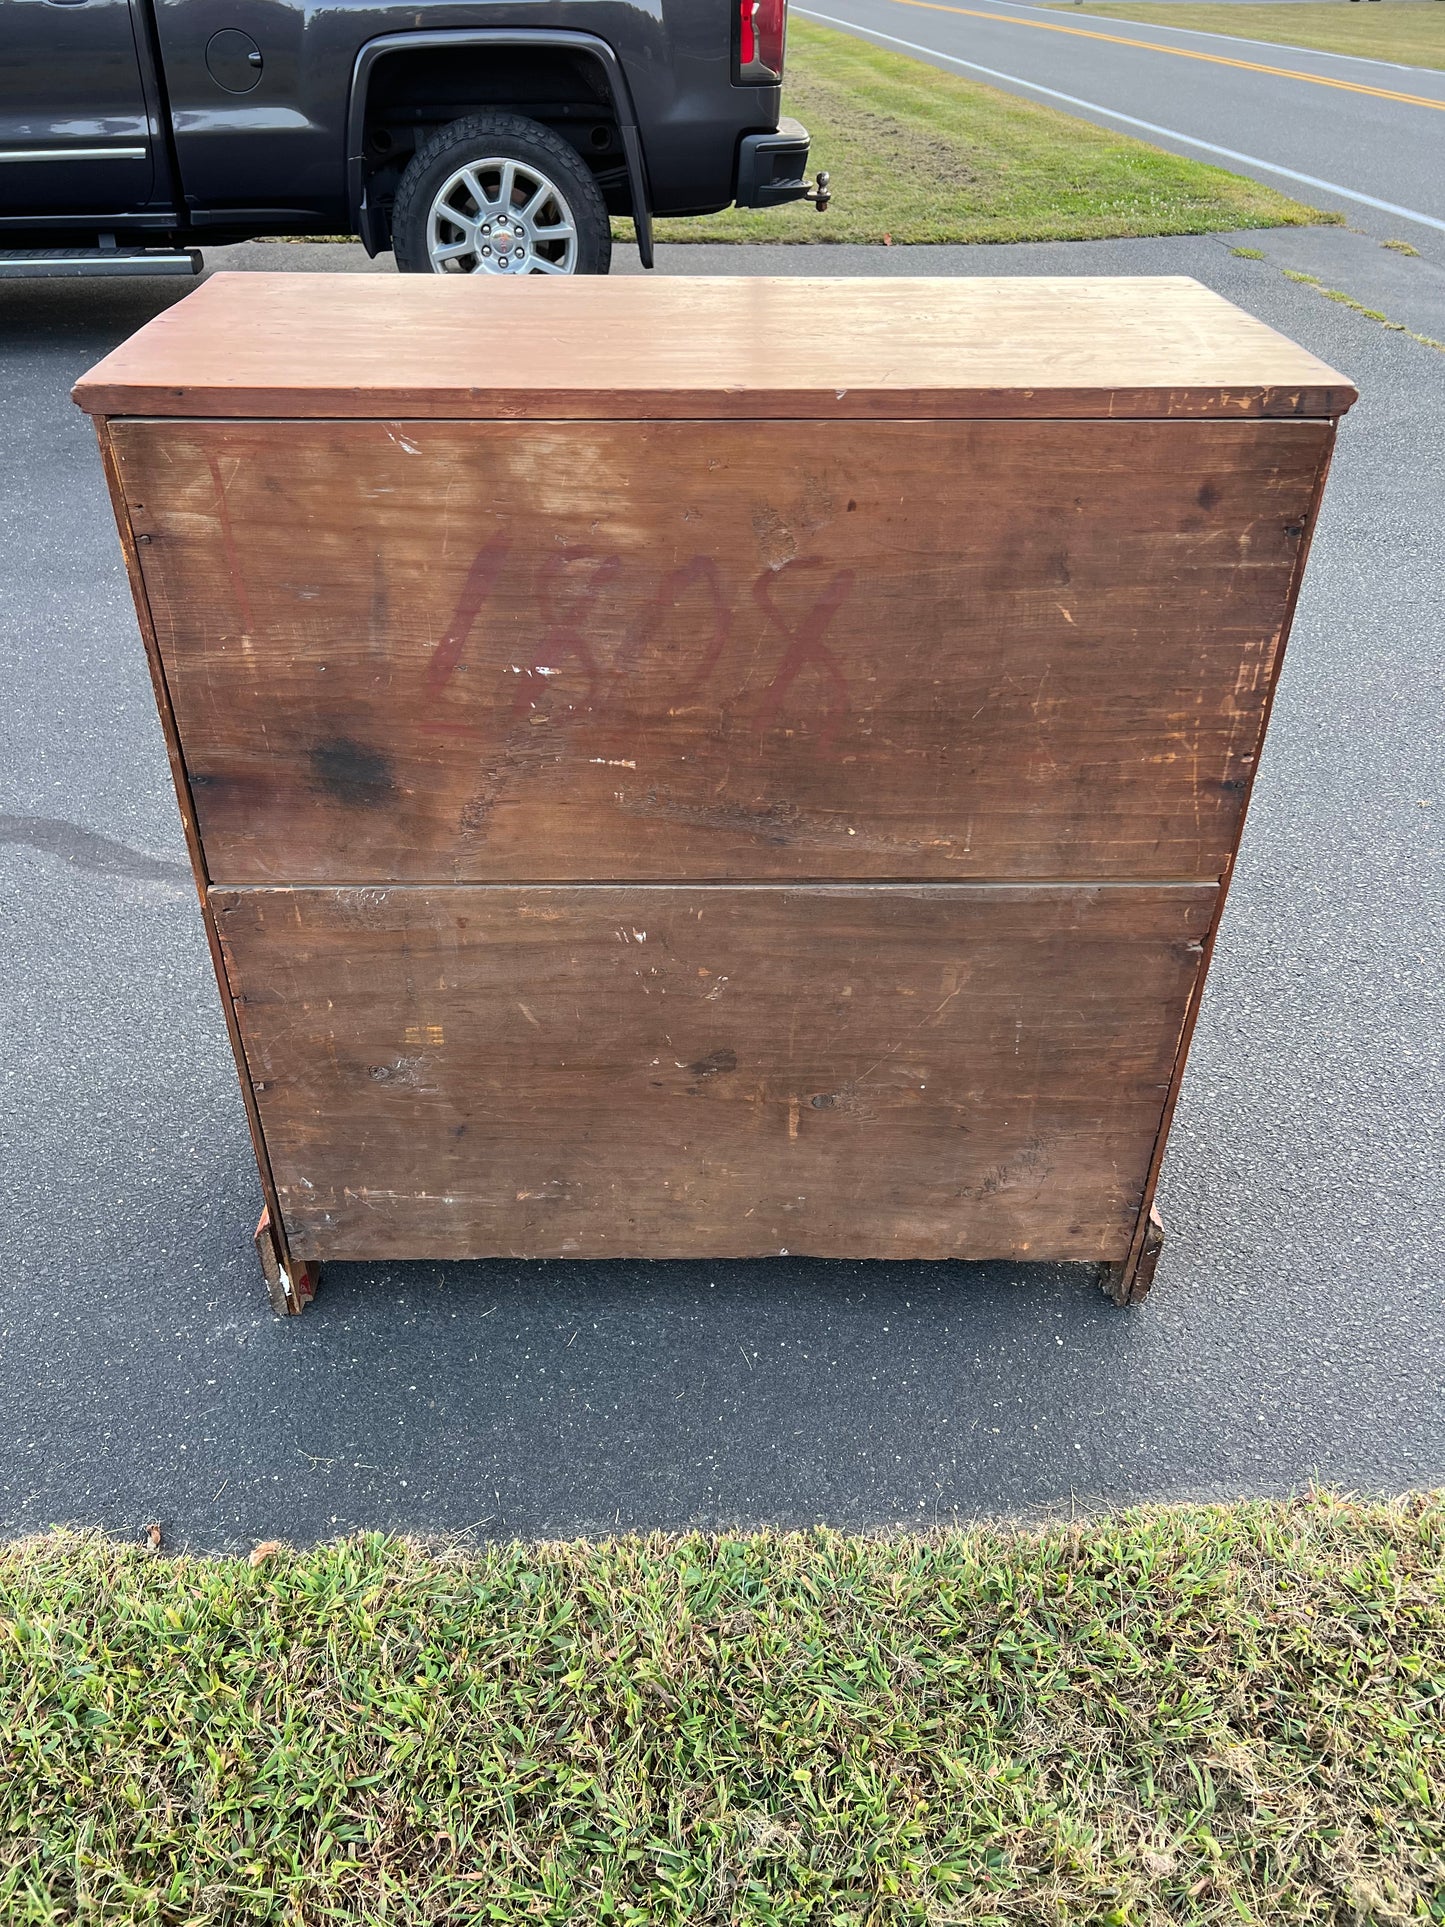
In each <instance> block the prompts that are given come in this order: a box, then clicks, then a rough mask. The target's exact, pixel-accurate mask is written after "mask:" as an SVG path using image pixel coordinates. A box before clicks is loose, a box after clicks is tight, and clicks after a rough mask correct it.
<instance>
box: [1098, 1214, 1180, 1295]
mask: <svg viewBox="0 0 1445 1927" xmlns="http://www.w3.org/2000/svg"><path fill="white" fill-rule="evenodd" d="M1163 1249H1164V1225H1163V1222H1162V1220H1161V1219H1160V1216H1159V1213H1158V1212H1157V1211H1156V1210H1155V1209H1154V1207H1153V1205H1152V1204H1151V1205H1150V1207H1149V1222H1148V1223H1147V1224H1146V1225H1145V1227H1144V1241H1143V1243H1142V1244H1141V1245H1140V1247H1139V1251H1138V1254H1137V1256H1136V1257H1135V1259H1134V1262H1133V1263H1132V1264H1130V1263H1129V1262H1128V1260H1127V1259H1126V1260H1125V1261H1124V1262H1123V1263H1122V1264H1117V1265H1100V1266H1099V1283H1100V1284H1101V1285H1102V1286H1103V1288H1104V1290H1105V1291H1106V1292H1107V1293H1108V1294H1109V1296H1110V1297H1111V1298H1112V1299H1113V1301H1114V1303H1115V1304H1116V1305H1142V1304H1143V1302H1144V1300H1145V1299H1146V1298H1147V1297H1148V1296H1149V1287H1150V1286H1151V1285H1152V1284H1153V1282H1154V1273H1155V1272H1156V1271H1157V1270H1158V1269H1159V1254H1160V1252H1161V1251H1162V1250H1163Z"/></svg>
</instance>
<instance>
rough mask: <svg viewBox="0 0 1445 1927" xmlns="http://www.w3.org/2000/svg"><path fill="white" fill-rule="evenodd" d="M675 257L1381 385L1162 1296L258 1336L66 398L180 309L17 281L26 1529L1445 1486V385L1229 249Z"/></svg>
mask: <svg viewBox="0 0 1445 1927" xmlns="http://www.w3.org/2000/svg"><path fill="white" fill-rule="evenodd" d="M1299 238H1300V239H1301V240H1303V239H1304V238H1305V237H1299ZM1318 238H1319V237H1317V239H1318ZM1323 239H1324V241H1325V242H1326V243H1328V244H1329V245H1332V246H1334V247H1336V248H1337V249H1339V250H1342V251H1343V253H1342V256H1341V263H1342V264H1341V265H1337V266H1331V265H1329V264H1328V263H1323V262H1322V263H1320V264H1319V265H1320V266H1321V268H1322V271H1323V272H1324V274H1325V275H1327V276H1328V277H1329V284H1330V285H1340V283H1341V281H1345V280H1347V279H1348V276H1349V274H1350V273H1351V272H1353V270H1351V269H1350V268H1349V265H1348V263H1347V262H1345V260H1344V255H1345V254H1348V252H1349V250H1350V249H1351V248H1353V249H1354V250H1355V251H1356V253H1357V256H1358V262H1357V265H1358V266H1359V267H1360V272H1363V271H1364V267H1365V266H1368V264H1369V262H1370V260H1371V258H1373V260H1374V261H1378V262H1380V263H1385V264H1390V271H1391V272H1398V273H1399V274H1400V275H1402V276H1403V275H1405V274H1406V273H1407V271H1408V272H1409V273H1413V274H1417V276H1418V277H1423V279H1420V282H1419V285H1420V286H1422V287H1426V286H1430V285H1434V283H1433V282H1432V281H1431V277H1432V276H1436V275H1438V271H1437V270H1434V269H1432V268H1428V267H1427V264H1425V263H1424V262H1420V261H1412V260H1404V261H1401V259H1400V257H1398V256H1395V255H1391V254H1388V253H1386V252H1384V251H1383V250H1381V249H1379V248H1378V247H1375V246H1374V244H1373V243H1370V242H1368V241H1365V240H1363V239H1362V238H1361V237H1358V236H1351V235H1347V234H1333V235H1332V234H1330V233H1328V232H1327V233H1326V235H1325V236H1324V237H1323ZM273 252H274V253H275V254H279V255H281V256H283V257H288V258H289V260H290V261H291V262H295V263H296V264H297V265H300V264H301V263H302V261H304V259H305V257H306V255H307V253H308V252H309V251H308V250H302V249H289V250H288V249H278V250H275V251H273ZM321 252H323V253H324V252H325V251H321ZM356 252H357V253H359V250H358V251H356ZM326 258H327V259H328V260H329V261H331V262H334V263H335V264H337V265H341V266H345V265H351V266H358V265H360V263H359V262H357V261H356V260H355V259H354V257H353V256H352V254H351V253H350V252H349V251H336V252H333V253H331V254H330V255H329V256H327V257H326ZM662 259H663V267H664V271H668V272H687V271H689V270H692V271H696V270H706V271H709V272H754V273H756V272H772V273H777V272H786V271H789V270H791V271H794V272H805V271H806V272H819V271H821V272H836V271H851V272H859V271H868V270H869V269H870V268H871V269H872V270H873V271H876V272H885V273H896V272H907V271H910V270H911V271H913V272H946V273H989V274H996V273H1091V274H1092V273H1193V274H1196V275H1198V276H1199V277H1200V278H1201V279H1203V280H1206V281H1208V282H1210V283H1211V284H1212V285H1214V286H1216V287H1218V288H1219V289H1220V290H1221V292H1223V293H1225V294H1227V295H1229V296H1230V297H1231V298H1232V299H1234V300H1236V301H1239V302H1240V303H1241V304H1243V305H1245V306H1247V307H1249V308H1251V309H1252V310H1253V311H1254V312H1256V313H1258V314H1259V315H1261V316H1262V318H1263V319H1265V320H1266V321H1268V322H1270V323H1271V324H1272V325H1274V326H1276V327H1279V328H1281V329H1283V330H1284V331H1286V332H1287V333H1289V334H1292V335H1294V336H1295V337H1296V338H1298V339H1300V340H1301V341H1303V342H1304V343H1305V344H1306V345H1307V346H1308V347H1310V348H1312V349H1313V350H1314V351H1315V352H1316V353H1317V354H1319V355H1321V356H1323V358H1324V359H1325V360H1327V361H1329V362H1331V363H1332V364H1333V365H1335V366H1337V367H1340V368H1342V369H1344V370H1345V371H1346V372H1347V373H1349V374H1350V375H1351V376H1353V377H1354V378H1355V379H1356V381H1357V382H1358V384H1359V386H1360V389H1361V391H1362V396H1363V398H1362V400H1361V401H1360V403H1359V405H1358V406H1357V408H1356V409H1355V410H1354V411H1353V412H1352V413H1351V415H1350V416H1349V418H1348V419H1347V421H1346V424H1345V427H1344V429H1343V431H1342V435H1341V441H1340V448H1339V452H1338V454H1337V457H1336V461H1335V467H1334V473H1333V477H1332V480H1331V484H1330V488H1329V491H1328V494H1327V497H1326V501H1325V508H1324V514H1323V518H1322V521H1321V524H1320V530H1319V534H1318V537H1317V539H1316V542H1315V546H1314V554H1313V557H1312V561H1311V568H1310V572H1309V575H1308V577H1307V579H1306V586H1305V592H1304V596H1303V599H1302V601H1301V605H1300V610H1299V617H1298V620H1297V623H1296V627H1295V635H1294V638H1293V640H1292V642H1291V644H1290V655H1289V660H1288V662H1287V665H1286V670H1285V675H1284V679H1283V685H1282V688H1281V692H1280V696H1279V700H1278V702H1277V704H1276V709H1275V719H1274V722H1273V724H1272V728H1271V736H1270V745H1269V751H1268V754H1267V756H1266V758H1265V761H1264V764H1263V766H1262V769H1261V775H1260V780H1259V784H1258V786H1257V789H1256V793H1255V800H1254V804H1253V808H1252V811H1251V817H1250V823H1249V827H1248V831H1247V834H1246V839H1245V845H1244V851H1243V856H1242V860H1241V864H1240V869H1239V873H1238V877H1237V880H1236V883H1235V886H1234V889H1233V891H1232V893H1231V897H1230V905H1229V915H1228V917H1227V919H1226V923H1225V927H1224V932H1223V936H1222V940H1221V944H1220V948H1219V952H1218V955H1217V957H1216V960H1215V964H1214V968H1213V972H1212V974H1211V979H1210V990H1209V994H1208V996H1207V998H1206V1002H1205V1007H1204V1013H1203V1017H1202V1020H1201V1023H1200V1027H1199V1031H1198V1035H1197V1038H1196V1043H1195V1049H1194V1054H1193V1057H1192V1060H1191V1068H1190V1073H1189V1076H1188V1079H1187V1080H1186V1085H1185V1092H1184V1099H1183V1102H1182V1104H1181V1107H1180V1112H1179V1117H1178V1120H1177V1123H1176V1126H1175V1130H1174V1134H1173V1137H1172V1139H1171V1148H1170V1153H1169V1157H1168V1160H1167V1161H1166V1166H1165V1173H1164V1184H1163V1188H1162V1195H1161V1204H1162V1209H1163V1212H1164V1215H1165V1219H1166V1222H1167V1223H1168V1225H1169V1229H1170V1243H1169V1246H1168V1249H1167V1250H1166V1253H1165V1257H1164V1261H1163V1264H1162V1266H1161V1270H1160V1282H1159V1284H1158V1286H1157V1287H1156V1290H1155V1293H1154V1295H1153V1297H1152V1298H1151V1299H1150V1301H1149V1303H1148V1304H1147V1305H1145V1306H1144V1307H1142V1308H1141V1309H1140V1310H1139V1311H1137V1312H1132V1313H1124V1312H1118V1311H1115V1310H1114V1309H1113V1308H1112V1307H1111V1306H1109V1305H1108V1304H1107V1303H1106V1302H1105V1301H1104V1299H1103V1298H1102V1296H1101V1295H1100V1294H1099V1293H1098V1292H1097V1290H1096V1289H1095V1288H1094V1286H1093V1284H1092V1283H1091V1281H1090V1279H1089V1277H1088V1275H1087V1274H1086V1273H1084V1272H1082V1271H1080V1270H1077V1269H1071V1268H1069V1267H1064V1266H1051V1267H1034V1268H1029V1267H1014V1266H1008V1265H979V1266H969V1265H941V1266H936V1267H930V1266H927V1265H916V1264H896V1265H895V1264H871V1265H862V1264H823V1263H809V1262H803V1261H792V1260H787V1261H785V1260H770V1261H767V1262H764V1263H746V1264H742V1263H739V1264H668V1265H651V1266H649V1265H646V1264H629V1263H614V1264H559V1265H535V1264H534V1265H528V1264H518V1263H495V1264H468V1265H450V1266H448V1265H435V1264H418V1265H409V1266H408V1265H380V1266H357V1265H353V1266H336V1267H333V1268H332V1270H331V1271H330V1273H329V1275H328V1276H327V1277H326V1279H325V1280H324V1282H323V1287H322V1293H321V1296H320V1298H319V1299H318V1301H317V1303H316V1304H315V1305H314V1306H313V1307H312V1308H311V1309H310V1310H309V1311H308V1312H307V1313H306V1314H305V1315H304V1316H303V1317H302V1318H300V1319H294V1320H276V1319H273V1318H272V1317H271V1316H270V1314H269V1312H268V1310H267V1307H266V1303H265V1299H264V1296H263V1293H262V1289H261V1285H260V1280H259V1277H258V1275H257V1272H256V1269H255V1265H254V1261H253V1259H252V1256H251V1252H250V1248H249V1234H250V1231H251V1228H252V1226H253V1225H254V1223H255V1218H256V1213H257V1209H258V1202H257V1192H256V1178H255V1171H254V1167H253V1165H252V1163H251V1157H250V1150H249V1146H248V1143H247V1138H246V1130H245V1123H244V1119H243V1117H242V1113H241V1105H240V1099H239V1096H238V1093H237V1090H236V1083H235V1075H234V1071H233V1068H232V1065H231V1062H230V1056H229V1051H228V1048H227V1044H226V1037H225V1032H224V1029H223V1026H222V1022H221V1016H220V1011H219V1008H218V1003H217V997H216V991H215V987H214V984H213V982H212V981H211V977H210V970H209V966H208V961H207V957H206V952H205V945H204V942H203V939H202V935H201V928H200V922H199V917H198V914H197V911H196V907H195V904H194V901H193V898H192V893H191V887H190V883H189V880H188V876H187V872H186V868H185V863H184V853H183V849H182V845H181V838H180V831H179V826H178V823H177V820H176V811H175V803H174V799H173V796H172V793H171V788H170V783H169V780H168V775H167V769H166V760H165V754H164V750H163V746H162V743H161V739H160V734H159V730H158V728H157V725H156V721H155V716H154V707H153V703H152V699H151V694H150V690H149V687H148V683H147V678H146V672H145V667H144V660H143V656H142V651H141V648H140V644H139V641H138V639H137V636H136V632H135V620H134V615H133V612H132V610H131V607H130V601H129V596H128V593H127V589H126V583H125V577H124V572H123V570H122V568H121V565H120V557H119V554H118V551H117V546H116V540H115V532H114V528H113V525H112V523H111V519H110V514H109V509H108V506H107V503H106V499H105V492H104V489H103V486H102V483H101V476H100V470H99V465H98V462H97V460H96V452H95V446H94V442H93V439H92V437H91V435H90V431H89V427H88V425H87V423H86V422H85V421H84V420H83V418H82V417H81V416H80V415H79V414H78V413H77V412H76V411H75V410H74V409H73V408H72V406H71V405H70V402H69V400H68V398H67V389H68V387H69V384H70V383H71V381H73V380H74V378H75V377H76V376H77V375H78V374H80V373H81V372H82V370H83V369H84V368H85V367H86V366H87V365H88V364H89V363H90V362H91V361H93V360H94V359H95V358H96V357H97V356H99V355H100V354H101V353H103V352H104V351H105V350H106V349H107V348H109V347H110V346H111V345H112V344H113V343H114V342H116V341H118V340H119V339H120V338H122V337H123V336H124V335H125V334H127V333H128V332H130V331H131V330H132V329H134V328H135V327H136V326H138V325H139V324H140V323H141V322H142V321H143V320H145V319H146V318H147V317H148V316H149V315H150V314H153V313H155V312H157V311H158V310H159V309H160V308H161V307H163V306H164V305H165V304H166V302H167V301H169V300H171V299H174V298H175V296H176V293H177V291H176V290H175V289H173V288H170V287H157V286H156V285H155V284H145V283H130V284H121V283H115V284H91V285H84V284H73V285H68V284H63V283H56V282H51V283H30V284H23V283H21V284H15V283H12V284H8V285H7V286H5V287H4V288H3V289H0V381H3V389H4V392H3V396H0V406H3V408H4V411H5V420H6V426H7V434H6V439H5V443H4V447H3V450H0V663H3V665H4V673H5V677H6V685H5V690H4V701H3V703H0V1142H3V1143H4V1146H5V1149H4V1155H3V1157H0V1222H3V1224H4V1226H5V1237H6V1261H5V1264H4V1266H3V1267H0V1532H6V1533H15V1532H21V1531H25V1530H29V1529H33V1528H35V1527H37V1526H40V1525H43V1524H45V1523H46V1522H49V1521H57V1520H69V1521H77V1522H81V1523H86V1524H93V1525H99V1526H104V1527H107V1528H109V1529H111V1530H116V1531H134V1530H137V1529H139V1528H140V1527H141V1526H143V1525H144V1524H146V1523H147V1522H149V1521H152V1520H156V1521H159V1522H161V1523H162V1524H163V1525H164V1527H165V1530H166V1533H167V1537H168V1540H169V1541H170V1542H171V1543H172V1544H185V1543H189V1544H192V1545H195V1546H200V1547H214V1548H221V1547H231V1546H238V1545H246V1544H248V1543H253V1542H254V1541H255V1540H257V1539H260V1538H265V1537H270V1536H278V1537H283V1538H288V1539H292V1540H295V1541H307V1540H311V1539H316V1538H325V1537H328V1536H330V1535H331V1534H333V1533H335V1532H338V1531H341V1530H344V1529H349V1528H353V1527H361V1526H367V1527H382V1528H388V1529H396V1530H402V1529H412V1530H417V1531H423V1532H429V1533H442V1534H451V1533H459V1532H462V1531H464V1530H465V1529H468V1528H472V1529H474V1530H476V1531H478V1532H486V1533H500V1534H511V1533H516V1534H518V1535H522V1536H533V1535H538V1536H543V1535H545V1536H553V1535H563V1534H570V1533H577V1532H596V1531H601V1530H606V1529H610V1528H612V1527H613V1526H614V1525H617V1526H623V1527H633V1528H638V1529H647V1528H653V1527H659V1528H678V1527H685V1526H687V1525H689V1524H690V1523H694V1522H702V1523H706V1524H734V1523H740V1524H756V1523H761V1522H772V1523H779V1524H784V1525H808V1524H811V1523H813V1522H814V1521H817V1520H827V1521H830V1522H831V1523H833V1524H835V1525H838V1526H844V1527H868V1526H875V1525H880V1524H886V1523H889V1522H893V1521H898V1520H911V1521H914V1522H917V1521H920V1520H923V1521H929V1522H931V1521H933V1520H935V1519H944V1520H946V1519H949V1518H951V1517H953V1516H954V1515H959V1516H964V1517H967V1516H970V1515H977V1514H987V1513H1028V1512H1032V1511H1036V1510H1038V1509H1040V1508H1059V1507H1063V1508H1065V1509H1067V1508H1068V1507H1070V1506H1071V1505H1075V1504H1081V1505H1087V1504H1098V1503H1109V1504H1115V1503H1123V1502H1127V1501H1131V1500H1135V1499H1141V1498H1156V1497H1169V1496H1176V1495H1183V1494H1199V1493H1206V1494H1216V1495H1227V1494H1232V1493H1240V1492H1278V1491H1281V1490H1287V1489H1291V1488H1294V1487H1298V1486H1300V1485H1302V1484H1304V1483H1306V1482H1308V1481H1309V1480H1310V1479H1311V1478H1313V1477H1316V1476H1318V1477H1320V1478H1322V1479H1325V1480H1328V1481H1332V1482H1335V1483H1339V1484H1343V1485H1346V1486H1350V1487H1355V1488H1360V1489H1370V1490H1376V1491H1379V1490H1400V1489H1403V1488H1405V1487H1408V1486H1413V1485H1425V1484H1430V1483H1440V1482H1445V1405H1442V1397H1441V1384H1442V1379H1445V1294H1442V1293H1441V1291H1440V1280H1441V1273H1442V1270H1445V1175H1442V1174H1445V1121H1442V1112H1445V1095H1442V1073H1441V1062H1442V1049H1445V996H1442V972H1441V966H1440V959H1441V957H1442V955H1445V861H1442V849H1441V843H1442V835H1441V832H1442V827H1445V769H1442V754H1441V736H1440V717H1441V713H1442V707H1445V594H1442V580H1441V575H1442V557H1441V551H1440V544H1439V529H1440V526H1441V523H1442V519H1445V463H1442V461H1441V459H1440V454H1441V449H1442V446H1445V355H1442V354H1439V353H1437V352H1436V351H1435V350H1433V349H1430V348H1427V347H1424V346H1422V345H1420V344H1419V343H1417V342H1415V341H1414V340H1412V339H1410V338H1409V337H1408V336H1405V335H1401V334H1397V333H1391V332H1389V331H1387V330H1386V329H1384V328H1382V327H1380V326H1379V325H1378V324H1377V323H1375V322H1372V321H1370V320H1368V319H1366V318H1364V317H1363V316H1361V315H1359V314H1356V313H1353V312H1350V311H1348V310H1346V309H1343V308H1341V307H1338V306H1336V305H1334V304H1332V303H1330V302H1328V301H1324V300H1322V299H1321V298H1320V297H1319V295H1318V294H1317V293H1315V292H1314V291H1313V290H1312V289H1310V288H1308V287H1306V286H1304V285H1303V284H1299V283H1292V282H1290V281H1288V280H1286V279H1285V278H1284V276H1283V275H1282V274H1281V273H1280V272H1279V268H1278V266H1276V265H1274V264H1272V263H1271V262H1269V261H1253V260H1244V259H1239V258H1236V257H1235V256H1233V255H1232V254H1231V253H1230V246H1229V238H1228V237H1204V238H1196V239H1184V240H1172V241H1155V242H1123V243H1086V244H1075V245H1071V246H1068V245H1066V246H1052V247H1046V246H1040V247H1022V248H975V249H936V250H909V249H893V250H884V249H851V248H833V249H829V248H800V249H788V250H779V249H731V250H727V249H707V250H701V251H700V250H695V249H688V248H671V249H667V250H664V251H663V256H662ZM1360 285H1361V288H1362V291H1363V292H1365V293H1368V292H1370V290H1369V289H1368V288H1366V287H1365V286H1364V284H1363V283H1361V284H1360Z"/></svg>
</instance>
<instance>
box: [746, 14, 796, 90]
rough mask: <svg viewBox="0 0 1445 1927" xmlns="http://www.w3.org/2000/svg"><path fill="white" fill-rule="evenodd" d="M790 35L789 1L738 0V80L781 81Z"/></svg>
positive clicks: (760, 83)
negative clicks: (784, 55)
mask: <svg viewBox="0 0 1445 1927" xmlns="http://www.w3.org/2000/svg"><path fill="white" fill-rule="evenodd" d="M787 38H788V0H738V79H739V80H742V81H748V82H751V83H752V84H753V85H754V86H762V85H766V84H767V83H768V82H769V81H774V80H781V79H782V75H783V50H784V46H785V43H786V41H787Z"/></svg>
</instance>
